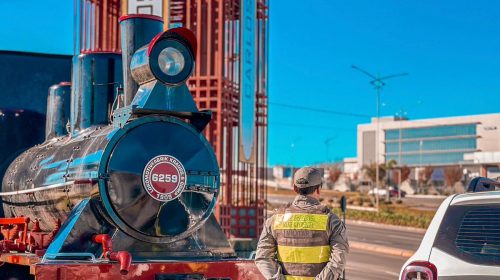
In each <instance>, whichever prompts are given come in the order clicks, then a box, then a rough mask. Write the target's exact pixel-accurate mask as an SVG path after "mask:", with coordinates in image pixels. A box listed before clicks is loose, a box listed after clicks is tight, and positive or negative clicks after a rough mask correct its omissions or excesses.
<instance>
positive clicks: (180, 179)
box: [142, 155, 187, 202]
mask: <svg viewBox="0 0 500 280" xmlns="http://www.w3.org/2000/svg"><path fill="white" fill-rule="evenodd" d="M186 182H187V176H186V170H185V169H184V166H183V165H182V163H181V162H180V161H179V160H178V159H177V158H175V157H173V156H170V155H159V156H156V157H154V158H152V159H151V160H150V161H149V162H148V164H146V166H145V167H144V171H143V172H142V186H143V187H144V189H145V190H146V192H147V193H148V194H149V195H150V196H151V197H152V198H154V199H156V200H158V201H163V202H166V201H170V200H174V199H176V198H177V197H179V196H180V195H181V193H182V191H184V188H186Z"/></svg>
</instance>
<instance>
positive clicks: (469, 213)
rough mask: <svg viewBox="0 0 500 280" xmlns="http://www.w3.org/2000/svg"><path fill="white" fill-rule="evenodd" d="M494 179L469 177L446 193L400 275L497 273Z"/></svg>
mask: <svg viewBox="0 0 500 280" xmlns="http://www.w3.org/2000/svg"><path fill="white" fill-rule="evenodd" d="M499 187H500V183H499V182H497V181H493V180H490V179H487V178H475V179H474V180H472V182H471V184H469V187H468V193H465V194H458V195H452V196H450V197H448V198H447V199H446V200H445V201H443V203H442V204H441V206H440V207H439V209H438V210H437V212H436V214H435V216H434V219H433V220H432V222H431V224H430V226H429V228H428V229H427V232H426V233H425V236H424V238H423V240H422V242H421V243H420V247H419V248H418V250H417V251H416V252H415V254H414V255H413V256H412V257H411V258H410V259H408V260H407V261H406V263H405V264H404V266H403V267H402V269H401V273H400V275H399V277H400V278H399V279H401V280H436V279H439V280H465V279H467V280H486V279H488V280H491V279H500V190H499V189H500V188H499Z"/></svg>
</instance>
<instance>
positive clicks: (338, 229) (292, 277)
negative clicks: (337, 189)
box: [255, 167, 349, 280]
mask: <svg viewBox="0 0 500 280" xmlns="http://www.w3.org/2000/svg"><path fill="white" fill-rule="evenodd" d="M321 186H322V176H321V172H320V171H319V170H318V169H315V168H311V167H304V168H301V169H299V170H297V172H296V173H295V175H294V178H293V188H294V191H295V192H296V193H297V194H298V195H297V196H296V197H295V200H294V201H293V202H292V203H291V204H288V205H287V206H286V207H283V208H280V209H277V210H276V211H275V213H274V215H273V216H272V217H270V218H269V219H267V220H266V223H265V225H264V228H263V230H262V234H261V236H260V239H259V243H258V245H257V252H256V257H255V263H256V264H257V267H258V268H259V270H260V272H261V273H262V275H264V277H265V278H266V279H267V280H310V279H311V280H337V279H341V276H342V272H343V270H344V267H345V263H346V254H347V253H348V251H349V243H348V242H347V237H346V229H345V225H344V223H343V222H342V221H341V220H340V219H339V217H337V215H335V214H333V213H332V212H331V211H330V209H328V207H326V206H323V205H321V204H320V202H319V201H318V198H319V192H320V189H321Z"/></svg>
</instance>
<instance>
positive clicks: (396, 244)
mask: <svg viewBox="0 0 500 280" xmlns="http://www.w3.org/2000/svg"><path fill="white" fill-rule="evenodd" d="M292 199H293V197H290V196H286V195H274V194H269V196H268V201H269V202H270V203H271V204H274V205H280V204H284V203H287V202H289V201H291V200H292ZM409 200H410V201H411V202H410V203H414V205H415V206H417V205H418V206H420V207H425V208H430V209H433V208H437V206H439V204H440V200H438V199H426V198H409ZM418 206H417V207H418ZM347 234H348V235H347V236H348V239H349V240H350V241H356V242H363V243H369V244H374V245H380V246H385V247H392V248H397V249H403V250H411V251H415V250H416V249H417V248H418V246H419V245H420V241H421V240H422V238H423V235H424V233H422V231H413V230H411V229H410V230H408V229H398V228H394V227H387V226H383V225H370V224H365V223H361V224H359V223H356V222H350V221H348V223H347ZM405 261H406V258H404V257H397V256H393V255H385V254H381V253H374V252H371V251H364V250H360V249H351V252H350V253H349V256H348V259H347V270H346V278H347V280H388V279H394V280H396V279H397V278H398V276H399V271H400V270H401V267H402V266H403V264H404V262H405Z"/></svg>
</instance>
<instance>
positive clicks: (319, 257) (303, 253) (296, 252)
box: [278, 245, 330, 263]
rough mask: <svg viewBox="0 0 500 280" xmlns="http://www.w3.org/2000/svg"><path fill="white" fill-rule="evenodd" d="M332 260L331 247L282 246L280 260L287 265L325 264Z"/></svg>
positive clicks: (279, 247)
mask: <svg viewBox="0 0 500 280" xmlns="http://www.w3.org/2000/svg"><path fill="white" fill-rule="evenodd" d="M329 258H330V246H311V247H296V246H280V245H278V260H279V261H281V262H286V263H324V262H327V261H328V259H329Z"/></svg>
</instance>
